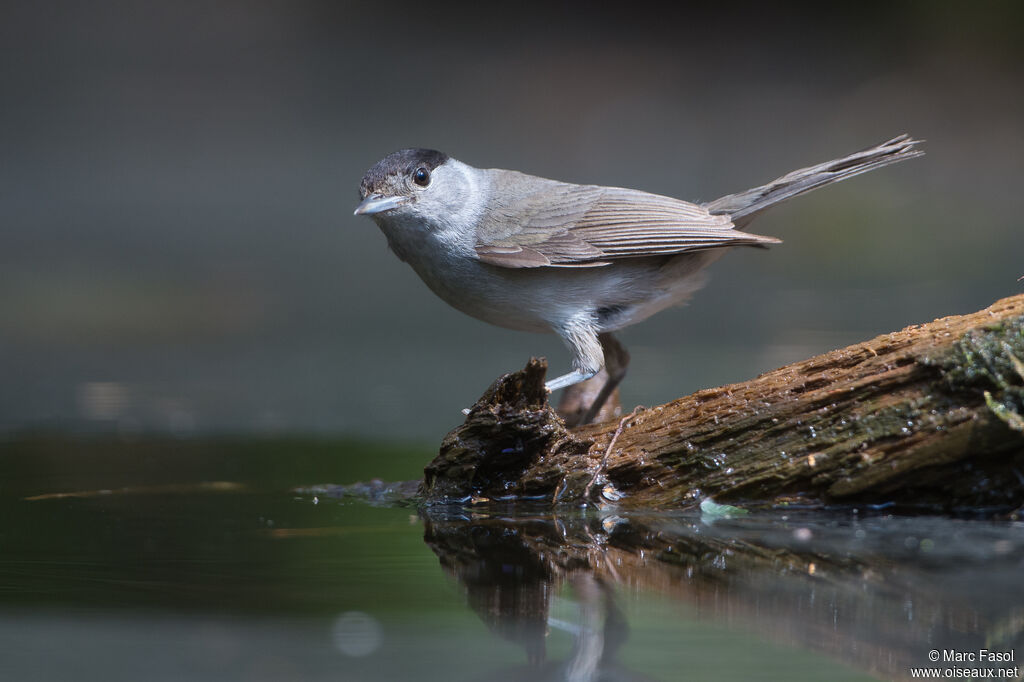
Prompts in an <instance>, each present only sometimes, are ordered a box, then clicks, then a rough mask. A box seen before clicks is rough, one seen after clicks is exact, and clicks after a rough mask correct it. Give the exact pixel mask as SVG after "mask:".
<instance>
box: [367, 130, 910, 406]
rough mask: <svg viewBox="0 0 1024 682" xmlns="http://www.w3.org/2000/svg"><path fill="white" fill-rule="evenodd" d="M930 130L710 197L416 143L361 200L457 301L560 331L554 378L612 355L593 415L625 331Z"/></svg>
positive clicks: (371, 181) (613, 375)
mask: <svg viewBox="0 0 1024 682" xmlns="http://www.w3.org/2000/svg"><path fill="white" fill-rule="evenodd" d="M918 143H919V141H918V140H914V139H912V138H910V137H909V136H907V135H900V136H899V137H896V138H894V139H892V140H889V141H888V142H883V143H882V144H879V145H877V146H874V147H870V148H868V149H865V150H863V151H859V152H856V153H854V154H850V155H849V156H845V157H843V158H841V159H836V160H834V161H829V162H827V163H822V164H819V165H817V166H811V167H809V168H802V169H800V170H797V171H793V172H792V173H789V174H788V175H784V176H782V177H781V178H778V179H777V180H774V181H773V182H770V183H768V184H767V185H763V186H761V187H756V188H754V189H750V190H747V191H746V192H740V193H738V194H730V195H728V196H724V197H722V198H720V199H716V200H714V201H710V202H707V203H703V204H692V203H689V202H686V201H680V200H679V199H672V198H669V197H665V196H659V195H656V194H649V193H647V192H642V191H639V190H635V189H623V188H621V187H601V186H598V185H575V184H571V183H567V182H558V181H555V180H547V179H545V178H539V177H535V176H533V175H526V174H524V173H519V172H516V171H510V170H500V169H496V168H488V169H482V168H474V167H473V166H469V165H467V164H465V163H462V162H460V161H456V160H455V159H453V158H451V157H449V156H448V155H447V154H444V153H442V152H439V151H435V150H430V149H403V150H401V151H397V152H395V153H393V154H390V155H389V156H386V157H384V158H383V159H382V160H381V161H379V162H378V163H377V164H376V165H374V166H373V167H372V168H370V170H368V171H367V172H366V175H365V176H364V177H363V180H362V182H361V183H360V185H359V196H360V199H361V202H360V204H359V206H358V207H356V210H355V213H356V215H368V216H370V217H371V218H373V220H374V221H375V222H376V223H377V225H378V226H379V227H380V229H381V230H382V231H383V232H384V235H385V236H386V237H387V240H388V244H389V246H390V247H391V250H392V251H394V253H395V255H397V256H398V257H399V258H400V259H402V260H403V261H405V262H406V263H408V264H409V265H411V266H412V268H413V270H415V271H416V273H417V274H418V275H419V276H420V277H421V278H422V279H423V281H424V282H425V283H426V284H427V286H428V287H430V289H431V290H433V292H434V293H435V294H437V295H438V296H440V297H441V298H442V299H444V300H445V301H446V302H448V303H449V304H450V305H452V306H454V307H455V308H457V309H459V310H461V311H462V312H464V313H466V314H468V315H472V316H473V317H476V318H479V319H481V320H484V321H485V322H490V323H491V324H496V325H499V326H502V327H508V328H511V329H520V330H525V331H535V332H554V333H555V334H558V335H559V336H560V337H561V338H562V339H563V340H564V341H565V343H566V344H567V345H568V346H569V349H570V350H571V351H572V356H573V362H572V364H573V370H572V371H571V372H569V373H568V374H564V375H562V376H559V377H556V378H554V379H552V380H551V381H548V382H547V388H548V389H549V390H552V391H553V390H556V389H560V388H565V387H567V386H571V385H573V384H576V383H579V382H581V381H584V380H586V379H589V378H590V377H592V376H594V375H595V374H597V372H599V371H600V370H601V369H602V367H604V366H605V365H606V356H607V360H608V363H607V364H608V365H609V367H608V370H609V371H608V374H609V380H608V382H607V384H606V385H605V387H604V389H603V390H602V391H601V393H600V395H599V396H598V398H597V400H595V404H594V405H592V406H591V408H590V410H589V411H588V413H587V415H586V416H585V417H584V421H587V420H588V419H589V418H591V417H593V415H595V414H596V413H597V411H598V410H599V409H600V407H601V403H603V402H604V400H605V399H606V398H607V397H608V395H609V394H610V393H611V391H612V390H614V388H615V386H616V385H617V384H618V382H619V381H621V379H622V377H623V375H624V374H625V364H626V362H627V361H628V356H626V354H625V352H624V351H623V350H622V349H621V346H619V344H618V343H617V342H616V341H615V339H614V338H613V337H612V336H611V332H613V331H615V330H617V329H622V328H623V327H626V326H628V325H631V324H635V323H637V322H640V321H641V320H644V319H646V318H648V317H650V316H651V315H653V314H654V313H657V312H659V311H661V310H663V309H665V308H668V307H669V306H673V305H677V304H679V303H682V302H684V301H686V300H687V299H688V298H689V297H690V295H691V294H693V293H694V291H696V290H697V289H698V288H700V286H701V285H702V284H703V283H704V277H703V274H702V270H703V269H704V268H705V267H707V266H708V265H709V264H710V263H712V262H714V261H715V260H717V259H718V258H719V257H720V256H721V255H722V254H723V253H724V252H725V250H726V248H729V247H733V246H765V245H767V244H777V243H779V242H780V240H778V239H776V238H774V237H765V236H761V235H757V234H751V233H748V232H743V231H741V230H740V229H739V228H742V227H744V226H745V225H746V224H747V223H749V222H750V221H751V220H752V219H753V218H754V217H755V216H756V215H757V214H758V213H760V212H761V211H763V210H764V209H766V208H768V207H769V206H772V205H773V204H777V203H779V202H780V201H784V200H786V199H789V198H790V197H794V196H796V195H798V194H803V193H804V192H808V191H810V190H812V189H816V188H818V187H822V186H824V185H827V184H830V183H833V182H838V181H840V180H845V179H846V178H849V177H852V176H854V175H858V174H860V173H864V172H867V171H870V170H874V169H875V168H880V167H882V166H886V165H889V164H891V163H896V162H897V161H903V160H905V159H909V158H913V157H915V156H919V155H921V154H922V153H923V152H921V151H919V150H917V149H915V147H914V145H916V144H918ZM613 354H614V356H615V357H614V359H615V362H614V363H613V362H612V359H613V358H612V357H611V356H612V355H613ZM613 364H614V365H615V366H614V367H613V366H612V365H613Z"/></svg>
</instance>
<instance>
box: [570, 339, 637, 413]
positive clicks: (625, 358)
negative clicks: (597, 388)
mask: <svg viewBox="0 0 1024 682" xmlns="http://www.w3.org/2000/svg"><path fill="white" fill-rule="evenodd" d="M597 338H598V341H600V342H601V349H602V350H603V351H604V368H605V371H606V372H608V381H606V382H605V383H604V386H602V387H601V392H600V393H598V394H597V397H596V398H594V402H592V403H591V404H590V407H588V408H587V411H586V412H584V413H583V417H582V418H581V419H580V422H579V423H580V424H589V423H590V422H592V421H594V418H595V417H596V416H597V415H598V413H600V412H601V408H602V407H604V404H605V402H607V401H608V398H609V397H610V396H611V394H612V393H613V392H614V391H615V389H616V388H618V387H619V383H621V382H622V380H623V378H625V376H626V369H627V368H628V367H629V353H627V352H626V349H625V348H624V347H623V345H622V344H621V343H619V341H618V339H616V338H615V337H614V336H612V335H611V333H610V332H604V333H602V334H599V335H598V337H597Z"/></svg>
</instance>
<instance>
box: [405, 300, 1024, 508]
mask: <svg viewBox="0 0 1024 682" xmlns="http://www.w3.org/2000/svg"><path fill="white" fill-rule="evenodd" d="M1022 358H1024V295H1019V296H1014V297H1011V298H1006V299H1003V300H1001V301H998V302H997V303H995V304H993V305H992V306H990V307H988V308H986V309H984V310H981V311H979V312H977V313H973V314H970V315H962V316H953V317H945V318H942V319H939V320H935V321H934V322H930V323H928V324H922V325H915V326H911V327H907V328H906V329H903V330H901V331H898V332H893V333H890V334H884V335H882V336H878V337H876V338H874V339H871V340H870V341H865V342H863V343H860V344H856V345H853V346H849V347H847V348H842V349H838V350H834V351H831V352H829V353H826V354H824V355H819V356H817V357H813V358H810V359H808V360H804V361H802V362H797V363H794V364H792V365H788V366H786V367H782V368H779V369H777V370H774V371H771V372H768V373H765V374H763V375H761V376H759V377H757V378H755V379H752V380H750V381H747V382H743V383H739V384H732V385H728V386H723V387H720V388H715V389H709V390H704V391H699V392H697V393H694V394H693V395H690V396H687V397H684V398H680V399H678V400H675V401H673V402H670V403H667V404H665V405H660V406H657V407H652V408H637V410H635V411H634V412H632V413H631V414H629V415H627V416H625V417H623V418H621V419H615V420H612V421H607V422H603V423H600V424H592V425H588V426H583V427H578V428H575V429H572V430H570V429H567V428H566V427H565V425H564V422H563V421H562V420H561V419H560V418H559V417H558V416H557V414H555V412H554V411H553V410H552V409H551V408H550V407H549V405H548V402H547V395H546V392H545V390H544V386H543V381H544V374H545V371H546V363H545V362H544V361H543V360H536V359H533V360H531V361H530V363H529V364H528V365H527V366H526V368H525V369H523V370H522V371H520V372H516V373H513V374H509V375H506V376H504V377H502V378H501V379H499V380H498V381H496V382H495V383H494V384H493V385H492V386H491V387H490V388H489V389H488V391H487V392H486V393H485V394H484V396H483V397H482V398H481V399H480V400H479V401H478V402H477V403H476V404H475V405H474V406H473V408H472V409H471V410H470V413H469V415H468V417H467V419H466V421H465V423H464V424H462V425H461V426H459V427H458V428H456V429H455V430H453V431H452V432H451V433H449V434H448V436H446V438H445V439H444V441H443V443H442V446H441V451H440V453H439V455H438V456H437V457H436V458H435V459H434V461H433V462H431V463H430V464H429V465H428V466H427V468H426V470H425V479H424V483H423V486H422V488H421V492H422V493H423V495H424V497H425V498H426V500H427V501H428V502H438V501H451V500H459V501H463V502H465V501H495V500H516V501H521V500H537V501H541V502H544V503H547V504H562V503H569V504H579V503H595V504H598V505H603V504H608V505H617V506H625V507H688V506H693V505H696V504H699V503H700V502H701V501H703V500H705V499H707V498H709V497H712V498H714V500H715V501H718V502H726V501H728V502H731V503H734V504H735V503H737V502H739V503H744V504H772V505H778V504H801V505H812V506H813V505H823V504H875V505H896V506H899V507H908V508H915V509H924V510H950V509H972V510H979V509H984V510H989V509H1008V510H1009V509H1014V508H1018V507H1020V506H1021V504H1022V503H1024V419H1022V418H1021V416H1020V415H1021V414H1022V412H1024V363H1022V362H1021V359H1022Z"/></svg>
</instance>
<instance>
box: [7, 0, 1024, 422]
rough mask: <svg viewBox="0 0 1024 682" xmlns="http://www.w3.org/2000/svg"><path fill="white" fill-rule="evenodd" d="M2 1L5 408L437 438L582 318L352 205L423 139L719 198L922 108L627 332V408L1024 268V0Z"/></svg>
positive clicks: (946, 305)
mask: <svg viewBox="0 0 1024 682" xmlns="http://www.w3.org/2000/svg"><path fill="white" fill-rule="evenodd" d="M741 7H742V5H733V4H731V3H715V4H714V5H708V6H704V7H698V8H694V7H684V6H683V5H682V4H676V5H672V6H668V5H664V6H663V5H660V4H647V3H643V2H640V3H629V4H628V5H623V4H621V3H615V4H610V5H608V6H605V7H601V6H595V5H593V4H590V3H578V4H576V3H537V4H531V3H526V4H521V3H500V4H497V5H470V4H465V5H460V4H443V3H436V2H425V3H383V2H379V3H370V2H260V1H249V0H246V1H241V0H239V1H236V2H229V1H220V2H175V3H156V2H152V3H151V2H103V3H61V2H57V3H12V2H7V3H3V4H2V5H0V53H2V59H0V86H2V92H3V106H2V107H0V130H2V134H0V135H2V137H0V139H2V150H3V151H2V155H3V163H2V164H0V433H7V434H12V433H17V432H22V431H26V430H65V431H116V432H120V433H137V432H161V433H171V434H178V435H190V434H209V433H253V434H259V433H306V434H343V435H351V436H358V437H363V438H372V439H415V440H422V441H431V442H436V441H437V440H438V439H439V438H440V437H441V436H442V435H443V434H444V433H445V432H446V431H448V430H449V429H450V428H452V427H453V426H454V425H455V424H456V423H458V422H459V421H460V420H461V415H460V413H459V410H460V409H461V408H463V407H467V406H469V405H470V404H471V403H472V402H473V401H474V400H475V399H476V398H477V397H478V396H479V395H480V393H482V392H483V390H484V389H485V388H486V387H487V385H488V384H489V383H490V382H491V381H492V380H493V379H494V378H495V377H497V376H498V375H499V374H501V373H502V372H506V371H510V370H513V369H517V368H519V367H521V366H522V365H523V364H524V363H525V361H526V360H527V358H528V357H529V356H530V355H546V356H547V357H548V358H549V359H550V360H551V362H552V365H553V368H552V372H553V373H561V372H563V371H565V370H566V368H567V365H568V354H567V353H566V351H565V350H564V349H563V348H562V347H561V345H560V342H559V341H558V340H557V339H556V338H555V337H553V336H537V335H531V334H525V333H517V332H511V331H508V330H504V329H497V328H492V327H489V326H487V325H486V324H484V323H482V322H478V321H476V320H473V319H470V318H468V317H465V316H463V315H462V314H461V313H458V312H456V311H454V310H451V309H449V308H448V307H447V306H446V305H445V304H444V303H442V302H441V301H440V300H438V299H436V298H435V297H434V296H433V294H431V293H430V292H429V291H428V290H427V289H426V287H425V286H424V285H423V284H422V283H421V282H420V281H419V280H418V279H417V277H416V276H415V274H414V273H413V272H412V271H411V270H410V269H409V268H408V267H407V266H406V265H404V264H403V263H401V262H399V261H398V259H396V258H395V257H394V256H393V255H392V254H390V253H389V252H388V251H387V247H386V244H385V240H384V237H383V235H381V234H380V232H379V230H378V229H377V228H376V226H375V225H374V224H373V223H372V222H371V221H369V220H367V219H365V218H357V217H354V216H353V215H352V209H353V207H354V206H355V204H356V200H357V194H356V187H357V185H358V182H359V179H360V178H361V176H362V174H363V172H364V171H365V170H366V169H367V168H368V167H369V166H371V165H372V164H373V163H375V162H376V161H377V160H378V159H379V158H381V157H382V156H384V155H386V154H387V153H389V152H391V151H394V150H396V149H399V148H401V147H407V146H423V147H434V148H438V149H442V150H444V151H446V152H448V153H449V154H451V155H452V156H454V157H456V158H459V159H460V160H463V161H466V162H468V163H471V164H473V165H477V166H495V167H505V168H514V169H517V170H522V171H525V172H529V173H533V174H537V175H542V176H547V177H553V178H557V179H561V180H568V181H575V182H583V183H596V184H604V185H621V186H628V187H635V188H640V189H645V190H648V191H652V192H657V193H662V194H668V195H672V196H676V197H679V198H684V199H690V200H709V199H713V198H715V197H718V196H720V195H723V194H727V193H730V192H735V191H739V190H742V189H746V188H748V187H751V186H754V185H757V184H761V183H763V182H766V181H768V180H771V179H773V178H775V177H777V176H779V175H781V174H783V173H786V172H788V171H790V170H793V169H795V168H797V167H800V166H805V165H810V164H813V163H818V162H821V161H825V160H827V159H831V158H833V157H837V156H842V155H844V154H846V153H848V152H851V151H854V150H857V149H860V148H863V147H866V146H868V145H871V144H874V143H877V142H880V141H882V140H885V139H888V138H890V137H893V136H895V135H897V134H899V133H902V132H908V133H911V134H912V135H914V136H916V137H920V138H925V139H927V141H928V142H927V144H926V145H925V149H926V150H927V153H928V155H927V156H926V157H924V158H922V159H917V160H913V161H910V162H907V163H905V164H901V165H899V166H896V167H892V168H887V169H884V170H881V171H877V172H874V173H871V174H869V175H866V176H861V177H858V178H856V179H854V180H851V181H849V182H845V183H842V184H840V185H837V186H835V187H832V188H828V189H825V190H822V191H820V192H815V193H814V194H811V195H808V196H806V197H801V198H799V199H798V200H796V201H793V202H791V203H788V204H785V205H783V206H779V207H777V208H775V209H773V210H772V211H771V212H769V213H768V214H767V215H765V216H763V217H762V218H760V219H759V220H758V221H757V222H756V223H755V224H754V226H753V227H752V228H751V229H752V231H754V232H757V233H760V234H769V235H774V236H778V237H780V238H782V239H783V240H784V241H785V243H784V244H782V245H780V246H777V247H774V248H772V249H770V250H767V251H765V250H754V249H750V250H738V251H734V252H733V253H731V254H730V255H728V256H727V257H726V258H724V259H723V260H722V261H720V262H719V263H718V264H716V265H715V266H714V267H713V268H712V272H711V280H710V283H709V285H708V286H707V287H706V288H705V289H704V290H703V291H702V292H701V293H700V294H699V295H698V296H697V297H696V298H695V299H694V300H693V302H692V303H691V304H690V305H689V306H688V307H686V308H685V309H679V310H671V311H666V312H664V313H662V314H660V315H658V316H657V317H655V318H653V319H651V320H649V321H648V322H646V323H644V324H642V325H639V326H636V327H632V328H630V329H628V330H626V331H625V332H624V333H623V334H622V335H621V338H622V339H623V341H624V343H625V344H626V346H627V347H628V348H629V349H630V350H631V352H632V356H633V364H632V366H631V374H630V376H629V377H628V378H627V380H626V383H625V385H624V388H623V399H624V403H625V404H626V406H627V407H629V406H631V405H633V404H638V403H639V404H645V405H652V404H657V403H660V402H664V401H666V400H669V399H672V398H675V397H677V396H680V395H684V394H687V393H690V392H692V391H694V390H697V389H700V388H704V387H708V386H716V385H720V384H723V383H727V382H733V381H740V380H744V379H748V378H751V377H752V376H754V375H756V374H758V373H760V372H763V371H766V370H769V369H772V368H774V367H777V366H779V365H782V364H785V363H787V362H791V361H795V360H798V359H801V358H804V357H807V356H809V355H812V354H815V353H819V352H823V351H826V350H829V349H832V348H835V347H839V346H842V345H846V344H849V343H854V342H857V341H860V340H863V339H866V338H870V337H872V336H874V335H876V334H879V333H884V332H887V331H891V330H894V329H898V328H901V327H903V326H905V325H907V324H912V323H918V322H925V321H929V320H931V319H933V318H935V317H938V316H943V315H948V314H956V313H966V312H970V311H973V310H976V309H979V308H982V307H984V306H986V305H988V304H990V303H992V302H993V301H995V300H996V299H998V298H1001V297H1004V296H1008V295H1012V294H1016V293H1021V292H1022V291H1024V284H1022V283H1019V282H1018V281H1017V278H1018V277H1020V276H1021V275H1024V257H1022V256H1024V249H1022V247H1021V226H1020V216H1021V215H1022V213H1024V210H1022V209H1024V192H1022V189H1021V184H1022V179H1024V88H1022V83H1024V41H1021V39H1020V36H1021V35H1022V31H1024V4H1021V3H1019V2H989V3H973V4H969V5H968V4H963V3H955V2H931V1H924V0H922V1H920V2H903V3H857V4H851V5H844V6H842V7H837V6H832V5H827V4H820V3H819V4H813V5H812V4H808V5H805V6H801V5H792V6H789V7H788V9H787V8H786V7H783V6H780V5H779V4H778V3H761V4H759V5H757V6H755V7H746V8H742V9H741Z"/></svg>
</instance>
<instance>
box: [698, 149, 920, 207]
mask: <svg viewBox="0 0 1024 682" xmlns="http://www.w3.org/2000/svg"><path fill="white" fill-rule="evenodd" d="M920 142H921V140H915V139H913V138H912V137H910V136H909V135H906V134H904V135H900V136H899V137H894V138H893V139H891V140H889V141H888V142H883V143H882V144H879V145H875V146H874V147H869V148H867V149H864V150H862V151H859V152H854V153H853V154H850V155H849V156H844V157H843V158H841V159H835V160H833V161H828V162H826V163H819V164H818V165H817V166H810V167H809V168H801V169H800V170H795V171H793V172H792V173H788V174H786V175H783V176H782V177H781V178H779V179H777V180H773V181H772V182H769V183H768V184H767V185H762V186H760V187H755V188H754V189H748V190H747V191H746V192H739V193H738V194H730V195H728V196H724V197H722V198H721V199H715V200H714V201H709V202H708V203H706V204H704V207H705V208H706V209H708V211H710V212H711V213H715V214H726V215H728V216H730V217H731V218H732V222H733V224H735V225H736V226H737V227H742V226H743V225H746V224H747V223H749V222H750V221H751V220H753V219H754V217H755V216H756V215H757V214H758V213H760V212H761V211H763V210H764V209H766V208H768V207H769V206H773V205H775V204H777V203H779V202H780V201H785V200H786V199H789V198H791V197H795V196H797V195H798V194H803V193H804V192H810V191H811V190H812V189H817V188H818V187H822V186H823V185H830V184H832V183H833V182H839V181H840V180H845V179H846V178H852V177H853V176H854V175H860V174H861V173H866V172H868V171H870V170H874V169H876V168H881V167H882V166H888V165H889V164H890V163H897V162H898V161H904V160H906V159H912V158H914V157H915V156H921V155H922V154H924V152H923V151H921V150H919V149H916V148H915V147H914V145H916V144H920Z"/></svg>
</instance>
